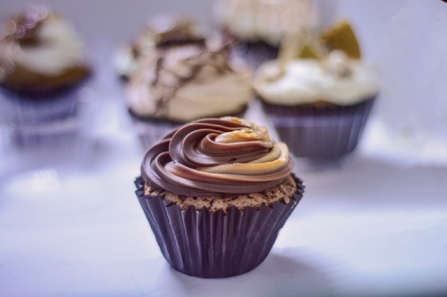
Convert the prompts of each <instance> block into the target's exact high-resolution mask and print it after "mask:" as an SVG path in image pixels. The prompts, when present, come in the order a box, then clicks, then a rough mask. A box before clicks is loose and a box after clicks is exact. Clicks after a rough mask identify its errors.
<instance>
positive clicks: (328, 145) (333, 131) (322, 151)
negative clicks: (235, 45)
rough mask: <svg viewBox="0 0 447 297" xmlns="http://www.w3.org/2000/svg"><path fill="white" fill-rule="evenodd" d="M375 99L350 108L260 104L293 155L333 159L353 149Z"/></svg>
mask: <svg viewBox="0 0 447 297" xmlns="http://www.w3.org/2000/svg"><path fill="white" fill-rule="evenodd" d="M375 98H376V97H375V96H374V97H371V98H368V99H366V100H364V101H362V102H360V103H358V104H355V105H352V106H335V105H328V106H323V107H318V106H312V105H301V106H280V105H273V104H269V103H266V102H264V101H262V100H261V102H262V106H263V109H264V111H265V113H266V114H267V115H268V116H269V118H270V119H271V120H272V123H273V125H274V127H275V129H276V131H277V132H278V134H279V137H280V138H281V140H282V141H284V142H285V143H287V144H288V146H289V149H290V150H291V151H292V152H293V154H294V155H295V156H297V157H307V158H314V159H337V158H340V157H343V156H345V155H347V154H349V153H351V152H352V151H353V150H354V149H355V148H356V146H357V144H358V141H359V139H360V137H361V135H362V131H363V129H364V126H365V123H366V120H367V119H368V117H369V114H370V112H371V109H372V106H373V104H374V101H375Z"/></svg>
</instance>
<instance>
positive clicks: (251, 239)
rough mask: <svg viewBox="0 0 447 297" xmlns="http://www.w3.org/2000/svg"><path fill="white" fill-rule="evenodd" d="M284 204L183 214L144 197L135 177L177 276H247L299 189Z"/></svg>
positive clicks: (156, 199) (299, 195) (263, 254)
mask: <svg viewBox="0 0 447 297" xmlns="http://www.w3.org/2000/svg"><path fill="white" fill-rule="evenodd" d="M296 182H297V187H298V190H297V192H296V194H294V195H293V197H291V199H290V201H289V203H286V202H284V201H281V202H275V203H273V204H272V205H270V206H265V205H261V206H260V208H259V209H254V208H251V207H246V208H245V209H244V210H243V211H240V210H239V209H237V208H236V207H234V206H232V207H231V208H230V209H229V210H228V211H227V213H224V212H223V211H222V210H219V211H217V212H214V213H210V212H209V211H208V209H203V210H196V209H195V208H194V207H193V206H191V207H189V208H188V209H187V210H182V209H181V208H180V207H179V206H177V205H176V204H172V203H171V202H169V201H166V200H164V199H163V198H162V197H161V196H154V197H152V196H145V195H144V191H143V185H144V181H143V180H142V178H141V177H139V178H137V180H136V182H135V184H136V186H137V190H136V194H137V196H138V200H139V201H140V204H141V206H142V208H143V210H144V213H145V215H146V218H147V220H148V221H149V224H150V226H151V228H152V231H153V232H154V235H155V238H156V240H157V243H158V245H159V246H160V249H161V252H162V254H163V256H164V257H165V258H166V260H167V261H168V262H169V264H170V265H171V266H172V267H173V268H174V269H175V270H177V271H180V272H182V273H185V274H187V275H191V276H196V277H202V278H223V277H231V276H236V275H240V274H243V273H246V272H248V271H250V270H252V269H254V268H255V267H257V266H258V265H259V264H261V263H262V262H263V261H264V259H265V258H266V257H267V255H268V254H269V252H270V250H271V248H272V246H273V244H274V242H275V240H276V238H277V236H278V233H279V231H280V229H281V228H282V227H283V226H284V224H285V222H286V220H287V218H288V217H289V216H290V214H291V213H292V211H293V210H294V209H295V207H296V205H297V204H298V202H299V201H300V200H301V198H302V194H303V185H302V182H301V181H300V180H298V179H296Z"/></svg>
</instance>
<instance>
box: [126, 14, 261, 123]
mask: <svg viewBox="0 0 447 297" xmlns="http://www.w3.org/2000/svg"><path fill="white" fill-rule="evenodd" d="M180 24H182V26H181V27H180V28H179V24H178V23H176V22H174V23H172V25H171V26H167V27H166V28H164V30H161V31H154V32H157V34H154V41H153V43H154V46H150V47H146V52H145V55H144V61H142V62H141V66H140V67H139V68H138V70H137V72H136V73H135V74H134V75H132V76H131V79H130V81H129V83H128V84H127V95H128V96H127V98H128V106H129V109H130V110H131V112H132V113H133V114H135V115H137V116H139V117H142V118H150V119H163V120H171V121H176V122H188V121H191V120H195V119H198V118H203V117H215V116H224V115H235V114H237V113H239V112H241V111H243V110H244V108H245V106H246V105H247V104H248V102H249V101H250V100H251V99H252V97H253V93H252V89H251V78H252V76H251V71H250V70H249V69H248V68H246V67H244V65H243V64H238V62H237V61H234V60H232V59H231V57H230V48H229V45H227V44H223V43H222V42H221V40H218V39H212V38H208V39H204V38H199V37H198V36H197V35H196V34H195V33H194V32H195V31H193V32H191V31H190V30H183V28H185V26H184V25H183V22H182V23H180ZM190 27H191V26H187V27H186V28H190Z"/></svg>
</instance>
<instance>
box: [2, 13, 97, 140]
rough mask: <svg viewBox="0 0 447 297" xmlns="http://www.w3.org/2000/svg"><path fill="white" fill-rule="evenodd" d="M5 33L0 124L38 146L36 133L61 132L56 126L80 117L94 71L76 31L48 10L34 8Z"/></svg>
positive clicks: (15, 18)
mask: <svg viewBox="0 0 447 297" xmlns="http://www.w3.org/2000/svg"><path fill="white" fill-rule="evenodd" d="M1 32H2V33H0V100H1V104H2V111H1V112H0V119H1V122H2V123H3V124H4V125H6V126H7V127H9V128H10V129H12V130H14V131H15V132H14V133H13V135H14V137H15V140H16V142H17V143H23V142H27V141H30V142H31V143H32V144H33V145H34V144H35V141H34V140H40V139H41V137H39V136H38V134H39V132H36V131H46V130H48V129H50V130H57V131H59V130H60V129H59V128H58V127H60V125H53V124H54V123H59V122H60V121H64V120H66V119H67V118H73V117H75V116H76V113H77V103H78V101H79V100H80V98H79V97H80V93H79V90H80V89H81V86H82V85H83V84H84V83H85V82H86V81H87V79H88V78H89V76H90V73H91V70H90V67H89V66H87V64H86V62H85V58H84V55H83V46H82V43H81V42H80V40H79V39H78V37H77V35H76V32H75V31H74V30H73V28H72V27H71V26H70V25H69V24H67V22H66V21H65V20H64V19H63V18H62V17H61V16H60V15H58V14H56V13H54V12H52V11H50V10H49V9H47V8H46V7H43V6H30V7H28V8H27V9H25V10H24V11H22V12H21V13H19V14H18V15H16V16H13V17H11V18H10V19H8V20H7V21H6V23H5V24H4V26H3V28H2V31H1ZM52 125H53V126H54V127H51V128H48V127H49V126H52ZM47 128H48V129H47ZM25 131H33V132H30V133H28V132H25ZM45 133H46V132H45ZM49 134H51V133H49Z"/></svg>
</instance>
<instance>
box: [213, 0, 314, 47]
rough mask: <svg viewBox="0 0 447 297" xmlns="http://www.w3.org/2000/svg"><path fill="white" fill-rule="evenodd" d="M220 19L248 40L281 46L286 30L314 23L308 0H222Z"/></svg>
mask: <svg viewBox="0 0 447 297" xmlns="http://www.w3.org/2000/svg"><path fill="white" fill-rule="evenodd" d="M217 3H218V4H217V5H216V9H215V11H216V16H217V19H218V22H220V24H221V25H222V26H223V27H224V28H226V29H227V30H228V31H229V32H230V33H231V34H232V35H234V36H236V37H237V38H239V39H242V40H247V41H258V40H262V41H265V42H267V43H270V44H272V45H274V46H278V45H279V43H280V41H281V40H282V38H283V37H284V35H285V34H287V33H288V32H291V31H295V30H297V29H298V28H300V27H303V26H305V27H308V26H313V22H314V21H313V19H314V18H313V15H312V3H311V1H309V0H294V1H289V0H276V1H271V0H221V1H219V2H217Z"/></svg>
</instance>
